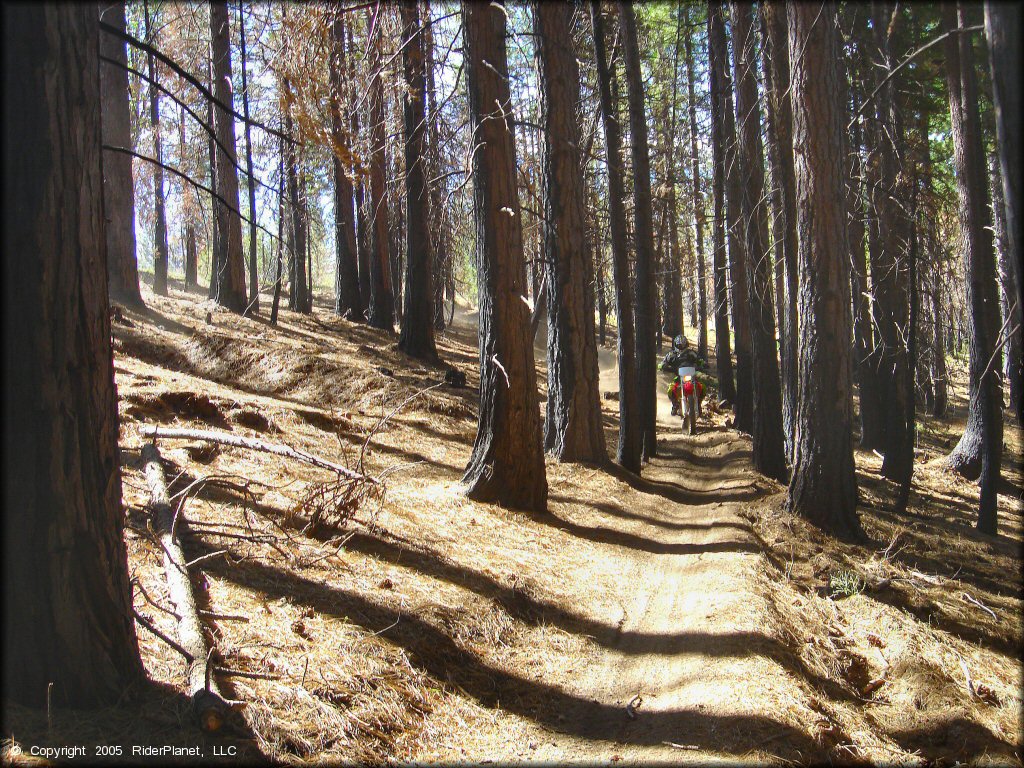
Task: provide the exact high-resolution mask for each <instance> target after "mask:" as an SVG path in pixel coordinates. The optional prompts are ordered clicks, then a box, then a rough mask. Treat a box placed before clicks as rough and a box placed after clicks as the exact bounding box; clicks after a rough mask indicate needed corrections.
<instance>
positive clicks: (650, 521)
mask: <svg viewBox="0 0 1024 768" xmlns="http://www.w3.org/2000/svg"><path fill="white" fill-rule="evenodd" d="M548 500H549V501H557V502H562V503H564V504H584V505H586V506H588V507H592V508H593V509H595V510H597V511H598V512H600V513H602V514H605V515H611V516H612V517H618V518H621V519H623V520H633V521H635V522H638V523H643V524H644V525H653V526H656V527H658V528H664V529H665V530H667V531H710V530H713V529H715V528H735V529H736V530H738V531H744V532H747V533H749V532H750V525H749V524H746V523H737V522H733V521H731V520H716V521H715V522H713V523H678V522H675V521H673V520H661V519H659V518H656V517H651V516H649V515H641V514H639V513H637V512H630V511H628V510H625V509H622V508H621V507H618V506H616V505H614V504H609V503H607V502H603V501H591V500H586V501H584V500H581V499H577V498H574V497H572V496H563V495H559V494H554V493H548Z"/></svg>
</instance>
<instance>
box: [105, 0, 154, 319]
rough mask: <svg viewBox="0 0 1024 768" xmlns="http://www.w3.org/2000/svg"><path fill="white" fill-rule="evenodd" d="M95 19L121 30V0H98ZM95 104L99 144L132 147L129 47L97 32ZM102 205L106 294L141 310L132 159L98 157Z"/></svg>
mask: <svg viewBox="0 0 1024 768" xmlns="http://www.w3.org/2000/svg"><path fill="white" fill-rule="evenodd" d="M99 8H100V14H99V15H100V19H101V20H103V21H105V22H107V23H108V24H111V25H112V26H114V27H117V29H119V30H120V31H122V32H124V31H125V13H124V3H123V2H117V3H108V2H101V3H100V4H99ZM99 39H100V56H102V57H104V58H107V59H113V60H114V61H115V62H117V63H116V64H114V63H111V62H109V61H101V62H100V90H101V99H100V106H101V108H102V110H103V120H102V122H103V143H104V144H108V145H110V146H112V147H124V148H125V149H131V148H132V132H131V118H130V114H131V108H130V106H129V96H128V71H127V70H126V69H125V68H124V67H127V66H128V49H127V47H126V44H125V42H124V41H123V40H119V39H117V38H116V37H114V36H113V35H110V34H107V33H105V32H101V33H100V36H99ZM103 206H104V210H105V215H106V231H107V279H108V284H109V286H110V298H111V299H113V300H115V301H120V302H121V303H123V304H126V305H129V306H132V307H135V308H140V307H142V306H144V304H143V302H142V294H141V293H140V292H139V265H138V260H137V258H136V255H135V184H134V183H133V182H132V158H131V155H127V154H124V153H123V152H107V153H106V154H105V155H104V156H103Z"/></svg>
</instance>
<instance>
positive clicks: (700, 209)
mask: <svg viewBox="0 0 1024 768" xmlns="http://www.w3.org/2000/svg"><path fill="white" fill-rule="evenodd" d="M684 40H685V41H686V42H685V44H686V93H687V103H688V104H689V108H690V168H691V170H690V175H691V177H692V178H691V183H692V184H693V211H694V221H695V226H696V234H697V250H696V256H697V354H698V355H700V356H701V357H702V358H704V359H705V360H707V357H708V299H707V275H706V274H705V273H706V267H705V263H704V196H703V194H701V191H700V156H699V155H698V154H697V101H696V99H695V98H694V94H693V68H694V59H693V30H692V28H691V29H689V30H688V31H687V33H686V37H685V38H684ZM673 218H674V217H673Z"/></svg>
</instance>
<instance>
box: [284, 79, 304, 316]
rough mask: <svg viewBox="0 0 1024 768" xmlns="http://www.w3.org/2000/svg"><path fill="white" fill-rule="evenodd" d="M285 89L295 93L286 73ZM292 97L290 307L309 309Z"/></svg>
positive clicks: (287, 116)
mask: <svg viewBox="0 0 1024 768" xmlns="http://www.w3.org/2000/svg"><path fill="white" fill-rule="evenodd" d="M282 86H283V88H284V91H285V93H287V94H290V93H291V83H290V82H289V80H288V78H287V77H285V78H284V79H283V81H282ZM291 103H292V100H291V98H290V97H289V96H286V97H285V107H284V126H285V133H286V134H287V135H288V137H289V138H291V139H292V141H289V142H287V143H286V145H285V147H286V149H285V159H286V164H287V167H286V169H285V173H286V175H287V184H288V212H289V214H290V219H291V220H290V221H289V222H288V223H289V227H290V229H291V238H290V241H289V245H290V248H289V254H288V283H289V291H288V309H291V310H294V311H296V312H305V311H306V226H305V223H304V221H303V215H302V214H303V210H304V208H305V206H304V205H303V202H302V199H301V195H300V194H299V185H300V181H299V174H300V168H299V148H298V146H297V144H296V142H295V130H294V123H293V121H292V112H291Z"/></svg>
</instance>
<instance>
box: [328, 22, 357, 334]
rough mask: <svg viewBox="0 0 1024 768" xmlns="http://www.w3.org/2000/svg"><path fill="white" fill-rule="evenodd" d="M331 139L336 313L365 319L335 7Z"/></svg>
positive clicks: (341, 38)
mask: <svg viewBox="0 0 1024 768" xmlns="http://www.w3.org/2000/svg"><path fill="white" fill-rule="evenodd" d="M331 44H332V48H331V58H330V72H329V75H330V81H331V140H332V142H333V144H334V146H333V155H332V164H333V170H334V256H335V270H334V281H335V282H334V312H335V314H337V315H340V316H343V317H347V318H348V319H349V320H355V321H358V320H362V319H363V312H364V308H363V301H362V297H361V296H360V294H359V263H358V254H357V252H356V219H355V209H354V208H353V202H352V201H353V192H352V180H351V177H350V174H351V173H352V147H351V146H350V142H349V140H348V136H347V134H346V130H345V129H346V125H345V120H344V118H345V115H346V109H347V108H346V98H345V89H344V81H343V77H344V76H345V75H347V74H349V69H348V67H347V61H346V59H347V56H346V53H345V14H343V13H341V11H340V9H335V12H334V18H333V20H332V22H331Z"/></svg>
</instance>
